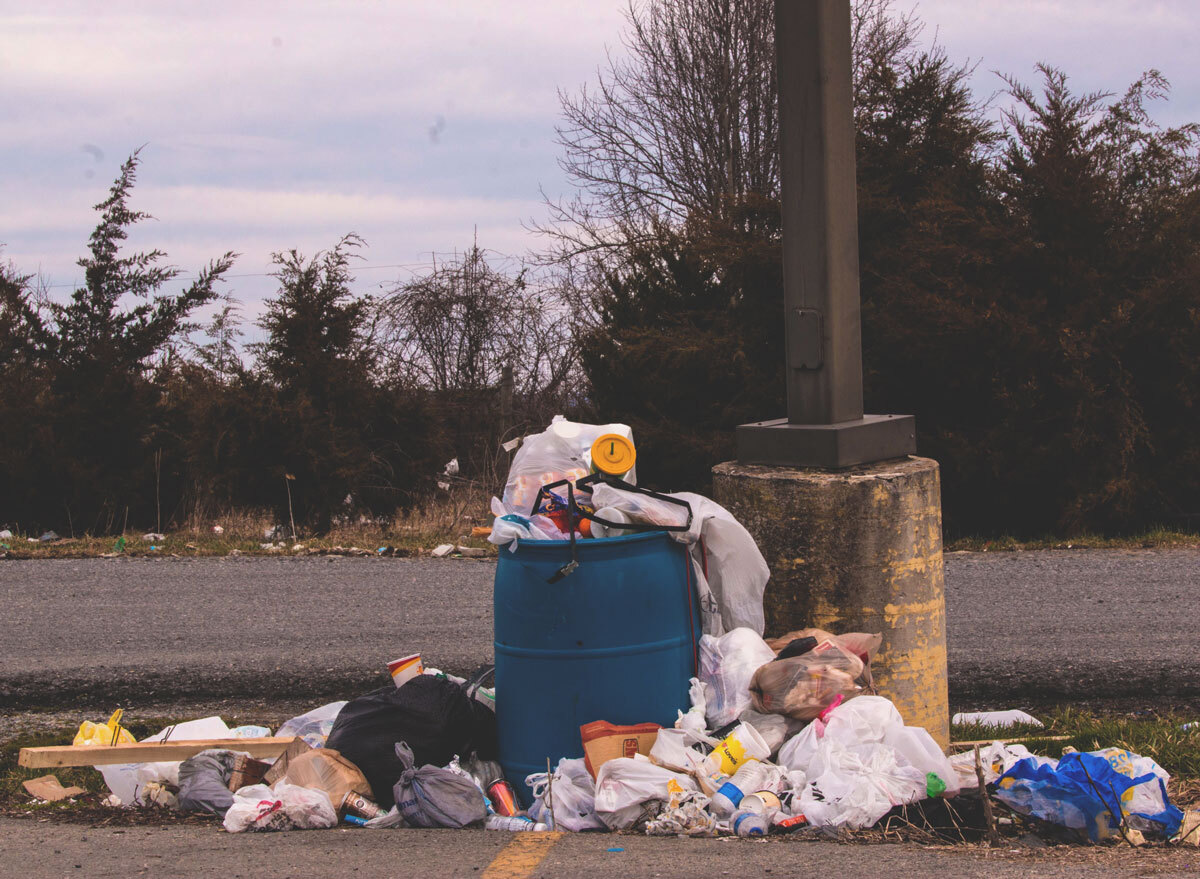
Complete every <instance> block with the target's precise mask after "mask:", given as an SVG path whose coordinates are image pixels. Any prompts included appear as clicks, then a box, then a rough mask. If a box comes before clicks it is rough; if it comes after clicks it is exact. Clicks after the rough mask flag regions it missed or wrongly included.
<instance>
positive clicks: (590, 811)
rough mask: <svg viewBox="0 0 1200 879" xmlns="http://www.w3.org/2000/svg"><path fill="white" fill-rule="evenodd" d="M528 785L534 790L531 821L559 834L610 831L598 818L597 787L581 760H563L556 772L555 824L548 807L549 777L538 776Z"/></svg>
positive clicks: (527, 782) (530, 810)
mask: <svg viewBox="0 0 1200 879" xmlns="http://www.w3.org/2000/svg"><path fill="white" fill-rule="evenodd" d="M601 768H603V767H601ZM525 783H526V784H527V785H529V787H530V788H531V789H532V790H533V797H534V799H533V805H532V806H530V807H529V817H530V819H531V820H533V821H535V822H539V823H542V824H548V825H551V826H552V827H554V829H556V830H570V831H572V832H574V833H579V832H581V831H584V830H605V829H607V828H606V826H605V824H604V822H603V821H601V820H600V818H599V817H598V816H597V815H596V788H595V783H594V782H593V781H592V776H591V773H589V772H588V771H587V765H586V763H585V761H584V759H583V758H582V757H577V758H574V759H567V758H566V757H564V758H563V759H561V760H559V761H558V766H556V767H555V768H554V784H553V789H554V820H553V822H551V820H550V808H549V806H548V805H547V803H546V799H547V792H548V789H549V788H550V787H551V786H550V785H548V784H547V783H546V773H544V772H536V773H534V774H533V775H530V776H528V777H527V778H526V779H525Z"/></svg>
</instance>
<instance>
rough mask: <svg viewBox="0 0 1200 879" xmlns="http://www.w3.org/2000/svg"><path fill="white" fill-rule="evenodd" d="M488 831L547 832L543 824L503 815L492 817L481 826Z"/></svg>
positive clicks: (518, 816)
mask: <svg viewBox="0 0 1200 879" xmlns="http://www.w3.org/2000/svg"><path fill="white" fill-rule="evenodd" d="M483 826H484V827H486V828H487V829H488V830H508V831H512V832H520V831H522V830H549V829H550V828H549V827H547V826H546V825H545V824H540V823H537V822H534V821H533V819H531V818H522V817H521V816H520V815H513V816H511V817H508V816H505V815H492V816H491V817H490V818H488V819H487V821H486V822H485V823H484V825H483Z"/></svg>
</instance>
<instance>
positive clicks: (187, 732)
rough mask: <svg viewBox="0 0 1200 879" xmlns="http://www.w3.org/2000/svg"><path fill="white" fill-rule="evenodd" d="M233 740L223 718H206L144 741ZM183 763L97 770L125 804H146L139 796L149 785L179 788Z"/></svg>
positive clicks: (118, 766)
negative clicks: (180, 769) (180, 768)
mask: <svg viewBox="0 0 1200 879" xmlns="http://www.w3.org/2000/svg"><path fill="white" fill-rule="evenodd" d="M227 738H230V735H229V727H228V726H226V724H225V721H223V720H222V719H221V718H219V717H202V718H200V719H199V720H188V721H185V722H184V723H177V724H175V725H173V726H168V727H167V728H166V729H163V730H159V731H158V732H157V733H155V734H154V735H152V736H149V737H148V738H145V739H143V740H142V741H144V742H165V741H167V740H170V741H173V742H188V741H196V740H198V739H227ZM181 762H183V761H181V760H176V761H168V762H160V763H119V764H116V765H113V766H97V767H96V769H98V770H99V771H100V774H101V775H103V776H104V783H105V784H107V785H108V789H109V790H110V791H112V792H113V794H114V795H115V796H116V797H117V799H119V800H120V801H121V804H122V805H125V806H132V805H142V804H143V803H142V798H141V797H140V796H139V791H141V790H142V789H143V788H144V787H146V785H148V784H150V783H152V782H155V783H158V784H163V785H170V786H172V787H178V785H179V764H180V763H181Z"/></svg>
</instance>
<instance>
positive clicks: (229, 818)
mask: <svg viewBox="0 0 1200 879" xmlns="http://www.w3.org/2000/svg"><path fill="white" fill-rule="evenodd" d="M337 822H338V818H337V812H336V811H335V810H334V808H333V803H332V802H330V800H329V795H328V794H327V793H325V791H322V790H316V789H314V788H307V787H299V786H298V785H294V784H288V783H287V782H285V781H280V782H278V783H277V784H276V785H275V787H274V788H270V787H267V786H266V785H265V784H255V785H251V786H249V787H243V788H239V789H238V791H237V792H236V793H234V795H233V805H232V806H230V807H229V811H228V812H226V813H225V820H224V827H225V829H226V830H228V831H229V832H230V833H241V832H242V831H244V830H259V831H262V830H320V829H322V828H325V827H334V826H336V825H337Z"/></svg>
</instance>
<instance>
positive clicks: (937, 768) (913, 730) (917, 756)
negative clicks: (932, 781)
mask: <svg viewBox="0 0 1200 879" xmlns="http://www.w3.org/2000/svg"><path fill="white" fill-rule="evenodd" d="M883 743H884V744H885V745H887V746H888V747H889V748H891V749H893V750H894V751H895V752H896V753H897V754H898V755H899V756H900V757H901V758H902V759H901V761H900V762H901V763H902V764H903V763H905V762H907V763H908V764H909V765H911V766H914V767H916V768H917V769H919V770H921V771H922V772H924V773H927V774H928V773H930V772H932V773H933V774H935V775H936V776H937V777H938V778H940V779H941V780H942V782H943V783H944V784H945V785H946V792H945V796H948V797H953V796H957V795H958V792H959V790H960V789H961V787H962V784H961V783H960V782H959V780H958V773H957V772H956V771H955V769H954V766H953V765H951V763H950V760H949V759H948V758H947V757H946V755H945V754H944V753H943V752H942V749H941V748H940V747H939V746H938V743H937V742H935V741H934V740H933V736H931V735H930V734H929V731H928V730H925V729H922V728H921V727H919V726H894V727H890V728H889V729H888V731H887V734H886V735H885V736H884V737H883Z"/></svg>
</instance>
